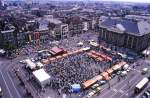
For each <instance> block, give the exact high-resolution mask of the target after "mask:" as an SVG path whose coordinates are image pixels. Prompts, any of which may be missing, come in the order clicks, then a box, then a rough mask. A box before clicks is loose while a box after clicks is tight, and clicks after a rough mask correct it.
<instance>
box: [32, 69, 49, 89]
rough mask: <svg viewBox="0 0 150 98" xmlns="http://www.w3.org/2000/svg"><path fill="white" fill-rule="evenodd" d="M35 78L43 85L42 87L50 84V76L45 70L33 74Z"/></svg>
mask: <svg viewBox="0 0 150 98" xmlns="http://www.w3.org/2000/svg"><path fill="white" fill-rule="evenodd" d="M32 73H33V75H34V77H35V78H36V80H37V82H38V83H39V84H40V85H41V87H44V86H45V85H46V84H49V83H50V78H51V77H50V76H49V74H48V73H47V72H45V70H44V69H39V70H36V71H34V72H32Z"/></svg>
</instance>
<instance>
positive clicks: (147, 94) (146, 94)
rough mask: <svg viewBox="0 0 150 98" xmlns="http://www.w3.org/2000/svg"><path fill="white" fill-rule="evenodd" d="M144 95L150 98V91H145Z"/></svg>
mask: <svg viewBox="0 0 150 98" xmlns="http://www.w3.org/2000/svg"><path fill="white" fill-rule="evenodd" d="M144 95H145V96H146V98H150V92H148V91H147V90H146V91H145V92H144Z"/></svg>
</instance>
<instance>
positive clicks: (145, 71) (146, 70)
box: [142, 67, 148, 75]
mask: <svg viewBox="0 0 150 98" xmlns="http://www.w3.org/2000/svg"><path fill="white" fill-rule="evenodd" d="M147 72H148V68H146V67H145V68H143V69H142V74H143V75H144V74H146V73H147Z"/></svg>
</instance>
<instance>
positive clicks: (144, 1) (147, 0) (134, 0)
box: [103, 0, 150, 3]
mask: <svg viewBox="0 0 150 98" xmlns="http://www.w3.org/2000/svg"><path fill="white" fill-rule="evenodd" d="M103 1H128V2H141V3H150V0H103Z"/></svg>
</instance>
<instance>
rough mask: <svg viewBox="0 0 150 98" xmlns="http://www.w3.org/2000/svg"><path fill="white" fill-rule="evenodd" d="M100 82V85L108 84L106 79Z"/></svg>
mask: <svg viewBox="0 0 150 98" xmlns="http://www.w3.org/2000/svg"><path fill="white" fill-rule="evenodd" d="M98 83H99V85H104V84H106V80H101V81H99V82H98Z"/></svg>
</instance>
